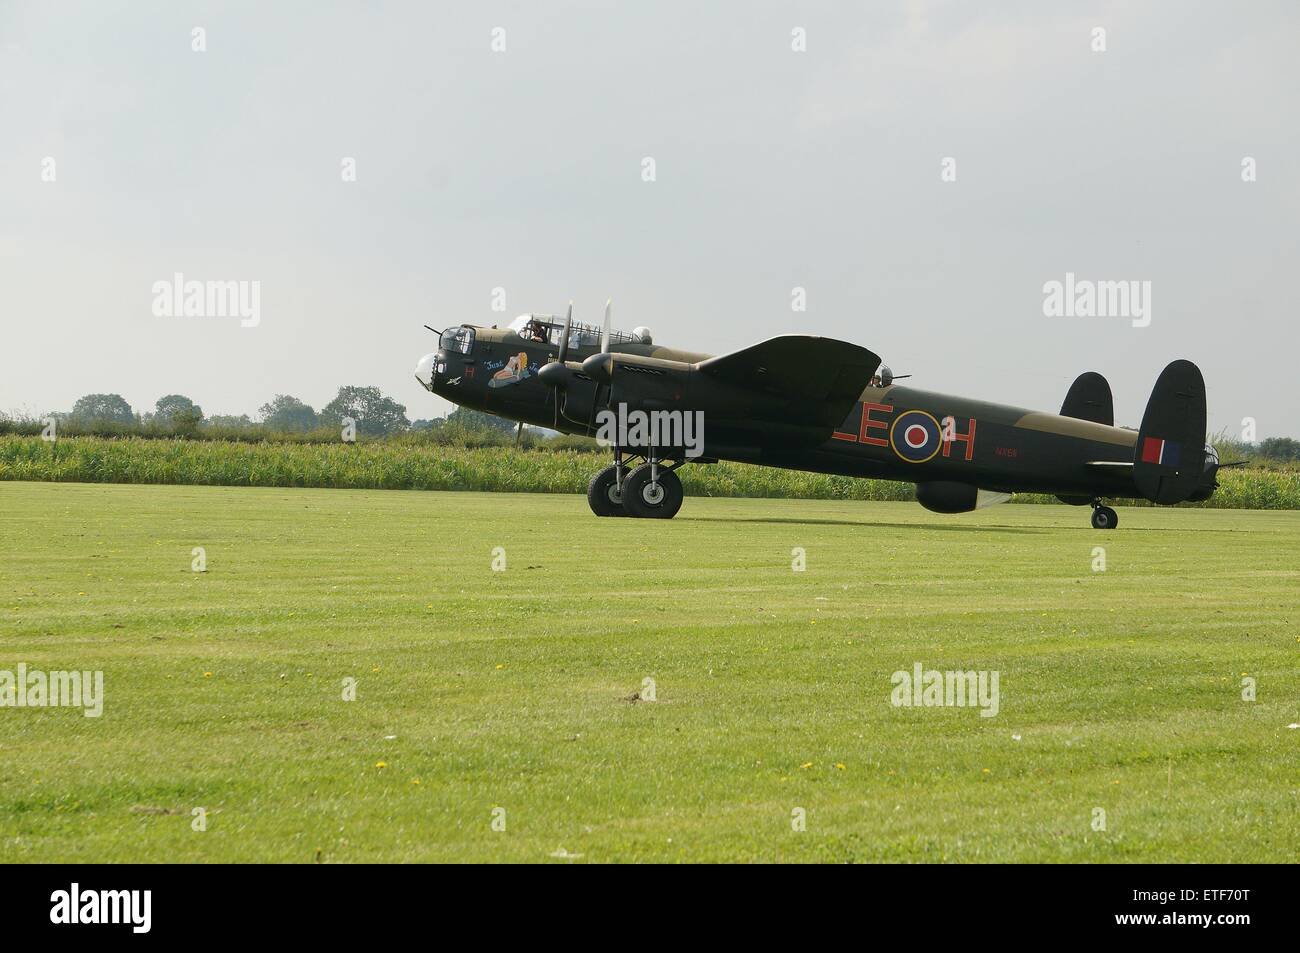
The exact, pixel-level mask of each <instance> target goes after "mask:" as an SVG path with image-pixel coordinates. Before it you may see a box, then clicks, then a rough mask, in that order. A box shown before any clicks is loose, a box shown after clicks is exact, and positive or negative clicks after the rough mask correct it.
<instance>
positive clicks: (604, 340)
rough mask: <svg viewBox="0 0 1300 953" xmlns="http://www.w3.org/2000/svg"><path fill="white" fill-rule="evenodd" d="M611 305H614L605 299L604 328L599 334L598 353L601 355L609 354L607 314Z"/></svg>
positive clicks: (611, 301)
mask: <svg viewBox="0 0 1300 953" xmlns="http://www.w3.org/2000/svg"><path fill="white" fill-rule="evenodd" d="M613 303H614V302H613V299H611V298H606V299H605V327H604V329H603V330H602V331H601V332H600V353H601V354H608V353H609V312H610V308H611V306H612V305H613Z"/></svg>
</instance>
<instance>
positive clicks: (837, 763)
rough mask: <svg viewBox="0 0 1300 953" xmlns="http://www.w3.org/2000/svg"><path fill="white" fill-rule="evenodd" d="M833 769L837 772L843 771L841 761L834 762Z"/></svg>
mask: <svg viewBox="0 0 1300 953" xmlns="http://www.w3.org/2000/svg"><path fill="white" fill-rule="evenodd" d="M835 767H836V768H837V769H838V770H840V771H843V770H844V762H842V761H836V762H835Z"/></svg>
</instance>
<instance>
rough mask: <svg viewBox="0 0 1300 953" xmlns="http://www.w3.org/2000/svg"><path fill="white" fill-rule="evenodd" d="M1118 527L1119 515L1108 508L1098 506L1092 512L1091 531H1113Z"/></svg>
mask: <svg viewBox="0 0 1300 953" xmlns="http://www.w3.org/2000/svg"><path fill="white" fill-rule="evenodd" d="M1118 525H1119V514H1118V513H1116V512H1115V511H1114V510H1112V509H1111V508H1110V507H1109V506H1098V507H1096V508H1095V509H1094V510H1093V511H1092V528H1093V529H1114V528H1115V527H1116V526H1118Z"/></svg>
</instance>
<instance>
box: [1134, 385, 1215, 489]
mask: <svg viewBox="0 0 1300 953" xmlns="http://www.w3.org/2000/svg"><path fill="white" fill-rule="evenodd" d="M1204 467H1205V378H1204V377H1202V376H1201V371H1200V368H1198V367H1197V366H1196V365H1195V364H1193V363H1192V362H1191V361H1174V362H1173V363H1172V364H1170V365H1169V366H1168V367H1166V368H1165V369H1164V370H1163V371H1161V372H1160V377H1159V378H1157V379H1156V386H1155V387H1154V388H1153V389H1152V391H1151V399H1150V400H1148V401H1147V410H1146V413H1145V414H1144V415H1143V416H1142V427H1141V429H1140V430H1139V431H1138V439H1137V446H1136V447H1135V448H1134V451H1133V482H1134V483H1136V484H1137V488H1138V492H1139V493H1141V494H1142V495H1143V496H1144V497H1146V498H1147V499H1148V500H1150V501H1151V502H1152V503H1163V504H1166V505H1168V504H1172V503H1181V502H1183V500H1186V499H1187V498H1188V497H1190V496H1191V495H1192V494H1193V493H1194V492H1196V489H1197V486H1198V484H1199V483H1200V481H1201V475H1202V470H1203V469H1204Z"/></svg>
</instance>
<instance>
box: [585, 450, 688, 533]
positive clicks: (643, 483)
mask: <svg viewBox="0 0 1300 953" xmlns="http://www.w3.org/2000/svg"><path fill="white" fill-rule="evenodd" d="M644 459H645V462H644V463H642V464H641V465H640V466H637V467H631V468H629V466H628V465H627V464H625V463H624V462H623V454H622V452H621V451H619V450H615V451H614V462H613V463H612V464H610V465H609V466H607V467H605V469H603V470H601V471H600V472H599V473H597V474H596V475H595V476H594V477H592V478H591V482H590V483H589V484H587V504H588V505H589V506H590V507H591V511H592V512H593V513H595V514H596V515H597V516H636V517H639V518H641V519H660V520H670V519H672V518H673V517H674V516H676V515H677V511H678V510H679V509H681V508H682V498H683V496H684V495H685V494H684V493H683V492H682V481H681V480H680V479H679V478H678V476H677V474H676V473H674V472H673V471H674V470H676V469H677V468H678V467H680V466H681V465H682V464H683V463H685V461H684V460H678V461H676V462H675V463H671V464H669V463H664V462H663V461H662V460H660V458H659V457H658V455H657V454H656V453H655V452H654V451H651V452H650V454H649V456H647V457H645V458H644Z"/></svg>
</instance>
